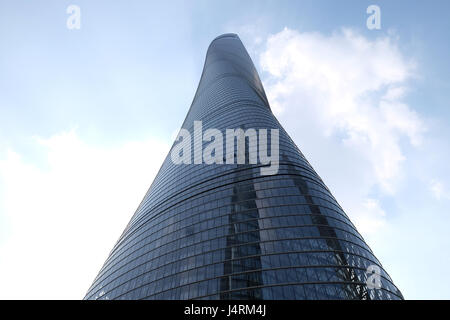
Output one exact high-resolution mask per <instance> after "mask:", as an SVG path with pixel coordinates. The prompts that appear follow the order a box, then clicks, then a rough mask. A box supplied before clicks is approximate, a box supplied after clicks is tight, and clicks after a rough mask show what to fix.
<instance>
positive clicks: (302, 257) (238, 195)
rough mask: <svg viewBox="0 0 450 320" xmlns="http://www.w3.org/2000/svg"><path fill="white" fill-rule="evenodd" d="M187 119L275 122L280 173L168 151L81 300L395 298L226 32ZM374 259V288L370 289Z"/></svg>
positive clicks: (241, 124) (219, 124)
mask: <svg viewBox="0 0 450 320" xmlns="http://www.w3.org/2000/svg"><path fill="white" fill-rule="evenodd" d="M195 120H201V121H202V122H203V129H204V130H206V129H208V128H217V129H220V130H223V131H225V129H226V128H243V129H247V128H255V129H260V128H265V129H270V128H277V129H279V130H280V131H279V132H280V134H279V136H280V137H279V139H280V140H279V145H280V146H279V149H280V166H279V170H278V173H277V174H275V175H270V176H264V175H261V173H260V167H261V165H260V164H249V163H248V162H247V163H245V164H232V165H227V164H214V165H207V164H180V165H176V164H174V163H173V162H172V161H171V157H170V154H169V155H168V156H167V158H166V160H165V161H164V163H163V164H162V167H161V169H160V171H159V172H158V175H157V176H156V178H155V180H154V181H153V183H152V185H151V186H150V188H149V190H148V192H147V194H146V195H145V197H144V199H143V200H142V202H141V204H140V205H139V207H138V209H137V210H136V212H135V214H134V215H133V217H132V218H131V220H130V222H129V224H128V225H127V226H126V228H125V230H124V231H123V233H122V235H121V237H120V238H119V240H118V241H117V243H116V244H115V246H114V247H113V249H112V251H111V253H110V255H109V257H108V259H107V260H106V262H105V264H104V265H103V267H102V268H101V270H100V272H99V274H98V276H97V277H96V278H95V280H94V282H93V283H92V286H91V287H90V288H89V290H88V292H87V294H86V297H85V299H402V295H401V293H400V291H399V290H398V289H397V288H396V286H395V285H394V284H393V282H392V280H391V278H390V277H389V275H388V274H387V273H386V272H385V270H384V269H383V267H382V266H381V264H380V262H379V261H378V260H377V258H376V257H375V256H374V254H373V253H372V251H371V249H370V248H369V247H368V246H367V244H366V243H365V242H364V240H363V238H362V237H361V235H360V234H359V233H358V231H357V230H356V229H355V227H354V225H353V224H352V222H351V221H350V220H349V218H348V217H347V215H346V214H345V213H344V211H343V210H342V208H341V207H340V206H339V204H338V203H337V201H336V200H335V198H334V197H333V195H332V194H331V193H330V191H329V190H328V188H327V187H326V186H325V184H324V182H323V181H322V179H321V178H320V177H319V176H318V175H317V173H316V172H315V171H314V169H313V168H312V167H311V165H310V164H309V163H308V161H307V160H306V159H305V157H304V156H303V154H302V153H301V152H300V150H299V149H298V148H297V146H296V145H295V143H294V142H293V141H292V140H291V138H290V137H289V136H288V134H287V133H286V132H285V131H284V129H283V128H282V126H281V125H280V123H279V122H278V121H277V119H276V118H275V116H274V115H273V114H272V112H271V110H270V106H269V103H268V101H267V98H266V95H265V92H264V89H263V86H262V84H261V82H260V79H259V76H258V74H257V72H256V69H255V68H254V65H253V63H252V61H251V59H250V57H249V55H248V54H247V52H246V50H245V48H244V46H243V44H242V43H241V41H240V39H239V38H238V37H237V36H236V35H234V34H226V35H222V36H220V37H218V38H216V39H215V40H214V41H213V42H212V43H211V45H210V47H209V48H208V52H207V56H206V61H205V66H204V70H203V74H202V77H201V80H200V83H199V86H198V89H197V92H196V94H195V97H194V100H193V102H192V105H191V108H190V110H189V112H188V114H187V116H186V119H185V121H184V123H183V126H182V127H183V128H185V129H187V130H189V131H190V132H193V122H194V121H195ZM193 148H194V146H192V149H193ZM247 158H248V157H247ZM370 265H377V266H379V267H380V268H381V289H368V288H367V285H366V280H367V277H368V275H367V274H366V269H367V267H368V266H370Z"/></svg>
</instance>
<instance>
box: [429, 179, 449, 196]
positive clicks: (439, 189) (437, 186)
mask: <svg viewBox="0 0 450 320" xmlns="http://www.w3.org/2000/svg"><path fill="white" fill-rule="evenodd" d="M430 191H431V194H432V195H433V197H434V198H435V199H437V200H441V199H450V193H449V192H448V191H447V190H446V189H445V187H444V184H443V183H442V181H440V180H438V179H432V180H431V181H430Z"/></svg>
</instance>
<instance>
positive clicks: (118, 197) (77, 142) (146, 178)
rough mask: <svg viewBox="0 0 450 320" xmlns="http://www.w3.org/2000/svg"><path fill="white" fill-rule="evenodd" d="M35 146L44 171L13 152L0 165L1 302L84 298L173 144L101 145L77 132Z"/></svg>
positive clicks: (152, 140) (40, 139) (149, 142)
mask: <svg viewBox="0 0 450 320" xmlns="http://www.w3.org/2000/svg"><path fill="white" fill-rule="evenodd" d="M36 144H37V145H38V146H39V147H40V148H41V150H42V152H43V154H44V155H45V159H46V160H47V161H46V165H45V167H40V166H38V165H36V164H35V163H30V162H29V161H30V159H29V158H26V157H24V156H22V155H21V154H19V153H17V152H16V151H14V150H9V151H8V152H7V155H6V157H5V159H3V160H1V161H0V181H1V182H2V186H3V193H2V196H3V199H1V201H0V203H1V205H2V207H1V210H2V212H1V214H2V216H3V220H4V221H6V223H7V227H8V228H5V229H8V230H9V232H8V234H7V235H6V237H3V239H2V242H1V243H0V257H1V258H0V283H1V286H0V298H3V299H11V298H24V299H28V298H33V299H35V298H43V299H46V298H56V299H65V298H72V299H80V298H82V297H83V295H84V294H85V292H86V291H87V289H88V287H89V285H90V284H91V281H93V280H94V277H95V276H96V274H97V272H98V271H99V269H100V267H101V266H102V264H103V262H104V261H105V259H106V257H107V255H108V253H109V251H110V250H111V248H112V246H113V245H114V243H115V241H116V240H117V239H118V237H119V236H120V234H121V232H122V231H123V228H124V227H125V226H126V224H127V222H128V220H129V219H130V217H131V216H132V214H133V212H134V210H135V209H136V208H137V206H138V204H139V202H140V201H141V199H142V197H143V196H144V194H145V192H146V190H147V188H148V187H149V185H150V183H151V181H152V179H153V177H154V175H155V174H156V173H157V170H158V169H159V167H160V165H161V163H162V161H163V159H164V157H165V155H166V154H167V152H168V150H169V147H170V146H169V145H168V144H167V143H165V142H163V141H158V140H155V139H149V140H147V141H134V142H127V143H124V144H122V145H120V146H114V147H99V146H94V145H90V144H88V143H86V142H84V141H83V140H82V139H80V138H79V137H78V136H77V134H76V133H75V132H74V131H71V132H65V133H61V134H58V135H55V136H52V137H50V138H49V139H42V138H37V139H36ZM25 159H26V160H27V161H26V160H25Z"/></svg>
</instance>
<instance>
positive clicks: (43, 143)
mask: <svg viewBox="0 0 450 320" xmlns="http://www.w3.org/2000/svg"><path fill="white" fill-rule="evenodd" d="M71 4H74V5H78V6H79V7H80V9H81V29H79V30H69V29H68V28H67V27H66V20H67V18H68V17H69V15H68V14H67V13H66V9H67V7H68V6H69V5H71ZM371 4H376V5H379V7H380V8H381V30H368V29H367V27H366V19H367V17H368V15H367V14H366V8H367V7H368V6H369V5H371ZM449 10H450V4H449V3H448V1H433V2H431V3H430V2H425V1H422V2H411V1H381V0H378V1H356V0H355V1H245V2H242V1H227V2H218V1H192V2H182V1H179V2H175V1H167V2H154V1H114V2H112V1H99V0H98V1H83V0H71V1H62V0H55V1H39V2H38V1H33V2H32V1H25V0H16V1H6V0H0V283H2V285H0V297H2V298H74V299H78V298H81V297H82V296H83V295H84V293H85V291H86V290H87V289H88V287H89V285H90V283H91V282H92V280H93V278H94V277H95V275H96V273H97V272H98V270H99V268H100V267H101V265H102V263H103V261H104V259H105V258H106V256H107V255H108V253H109V250H110V249H111V248H112V246H113V244H114V242H115V241H116V240H117V238H118V236H119V235H120V233H121V232H122V230H123V228H124V227H125V225H126V223H127V222H128V220H129V218H130V217H131V215H132V214H133V212H134V210H135V208H136V207H137V205H138V203H139V202H140V200H141V198H142V197H143V195H144V193H145V191H146V189H147V188H148V186H149V185H150V183H151V181H152V179H153V177H154V175H155V173H156V172H157V170H158V169H159V166H160V164H161V163H162V161H163V159H164V157H165V156H166V154H167V152H168V149H169V147H170V144H171V142H172V141H173V138H174V133H175V132H176V131H177V130H178V129H179V127H180V125H181V123H182V121H183V119H184V117H185V115H186V112H187V110H188V108H189V105H190V103H191V101H192V98H193V95H194V93H195V90H196V86H197V84H198V81H199V78H200V74H201V71H202V67H203V62H204V57H205V54H206V49H207V47H208V45H209V43H210V42H211V40H212V39H213V38H215V37H216V36H217V35H220V34H222V33H226V32H234V33H238V34H239V35H240V37H241V39H242V40H243V42H244V44H245V45H246V47H247V50H248V51H249V53H250V55H251V57H252V59H253V61H254V63H255V65H256V67H257V69H258V71H259V72H260V76H261V78H262V81H263V84H264V86H265V89H266V91H267V94H268V97H269V101H270V103H271V105H272V109H273V110H274V112H275V113H276V115H277V117H278V118H279V120H280V121H281V123H282V124H283V126H284V127H285V129H286V130H287V131H288V133H289V134H290V135H291V136H292V137H293V139H294V141H295V142H296V143H297V144H298V146H299V147H300V149H301V150H302V151H303V153H304V154H305V155H306V157H307V158H308V160H309V161H310V162H311V164H312V165H313V167H314V168H315V169H316V171H317V172H318V174H319V175H320V176H321V177H322V178H323V179H324V181H325V182H326V184H327V185H328V186H329V188H330V189H331V191H332V192H333V194H334V195H335V196H336V198H337V200H338V201H339V202H340V203H341V205H342V206H343V208H344V209H345V210H346V212H347V213H348V214H349V215H350V217H351V218H352V220H353V221H354V222H355V224H356V225H357V227H358V228H359V230H360V231H361V233H362V234H363V236H364V237H365V239H366V241H367V242H368V244H369V246H371V248H372V249H373V251H374V253H375V255H376V256H377V257H378V258H379V259H380V261H381V262H382V263H383V266H384V267H385V268H386V270H387V271H388V272H389V273H390V275H391V277H392V278H393V280H394V282H395V283H396V284H397V286H398V287H399V288H400V289H401V290H402V292H403V294H404V296H405V297H406V298H408V299H431V298H446V299H449V298H450V294H449V292H448V288H449V287H450V280H448V279H447V277H446V276H445V270H446V269H445V265H447V264H448V263H450V251H449V250H448V249H447V248H448V247H449V245H450V236H449V233H448V228H449V226H450V224H449V223H450V217H449V211H450V210H449V209H450V189H449V188H450V176H449V173H448V170H447V168H448V165H447V164H448V163H449V160H450V159H449V158H450V155H449V150H448V140H449V138H450V130H449V126H448V124H449V122H448V120H449V116H450V111H449V108H448V107H447V105H448V100H449V92H450V90H449V89H450V80H449V78H448V75H449V71H450V61H449V59H448V52H449V40H448V35H447V30H450V21H449V19H448V11H449Z"/></svg>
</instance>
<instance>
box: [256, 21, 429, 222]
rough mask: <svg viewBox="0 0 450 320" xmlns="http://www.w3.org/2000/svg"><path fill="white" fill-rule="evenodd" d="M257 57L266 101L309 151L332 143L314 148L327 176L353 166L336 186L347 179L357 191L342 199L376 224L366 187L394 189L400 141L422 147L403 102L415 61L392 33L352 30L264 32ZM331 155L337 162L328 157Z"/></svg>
mask: <svg viewBox="0 0 450 320" xmlns="http://www.w3.org/2000/svg"><path fill="white" fill-rule="evenodd" d="M260 64H261V67H262V70H263V72H264V73H263V80H264V85H265V88H266V92H267V95H268V98H269V101H270V104H271V107H272V109H273V111H274V113H275V114H276V115H277V116H278V117H279V118H280V120H281V122H282V123H283V124H284V125H285V127H286V129H287V131H288V132H289V133H290V134H292V136H293V137H294V139H295V140H296V141H300V142H302V144H303V145H300V146H299V147H300V148H301V149H303V151H306V154H308V153H309V152H308V149H307V148H310V150H311V152H312V150H313V149H314V148H315V147H314V146H313V144H320V145H321V146H322V148H329V149H328V150H322V151H317V149H314V151H316V152H318V153H315V154H314V156H315V157H316V158H315V159H317V160H316V161H315V162H316V163H317V164H319V167H320V166H323V168H324V170H326V169H329V171H324V172H326V174H327V175H328V176H330V177H331V176H333V175H339V173H337V172H332V171H331V170H334V171H337V170H339V171H342V170H343V171H346V170H347V169H346V168H345V167H347V168H348V167H350V168H352V169H351V170H347V171H348V173H349V175H348V176H347V177H342V175H341V176H340V177H339V178H340V179H342V178H344V179H346V181H345V182H342V183H341V185H342V184H345V183H349V182H350V181H351V182H352V188H348V190H347V191H349V192H352V191H350V190H354V191H353V194H352V196H353V197H351V196H349V195H343V196H342V198H344V201H345V204H346V206H347V207H348V208H350V210H358V211H361V212H359V213H358V212H353V213H352V212H350V213H351V214H354V215H360V217H363V216H364V219H362V218H361V219H360V220H361V221H363V220H364V221H366V222H365V224H367V223H368V222H369V221H371V222H370V223H372V224H373V225H378V226H380V227H381V226H382V225H383V224H384V222H385V215H384V213H383V214H382V209H381V205H380V204H379V203H378V202H370V201H371V200H369V203H371V205H369V206H368V202H367V201H368V200H367V199H371V198H372V197H371V196H369V195H370V192H371V191H373V190H374V188H376V189H377V190H381V191H382V192H384V193H386V194H394V193H395V192H396V189H397V188H398V184H399V182H400V181H401V178H402V174H403V172H402V164H403V162H404V161H405V158H406V156H405V154H404V152H403V143H404V141H407V142H409V144H410V145H412V146H419V145H420V144H421V142H422V137H423V132H424V130H425V126H424V123H423V121H422V120H421V119H420V117H419V115H418V114H417V113H416V112H415V111H414V110H413V109H412V108H411V107H410V106H409V105H407V104H406V103H405V102H404V101H403V99H404V96H405V94H406V92H407V91H408V89H409V88H408V84H409V83H408V82H409V81H410V80H411V79H412V78H414V76H415V74H414V72H415V64H414V62H413V61H411V60H409V59H407V58H406V57H405V56H404V55H403V54H402V53H401V52H400V50H399V48H398V45H397V39H395V38H394V36H392V35H387V36H384V37H379V38H376V39H373V40H370V39H368V38H366V37H364V36H362V35H361V34H359V33H357V32H355V31H353V30H351V29H342V30H340V31H338V32H335V33H333V34H331V35H329V36H327V35H323V34H321V33H316V32H298V31H295V30H290V29H287V28H285V29H284V30H283V31H281V32H279V33H277V34H275V35H272V36H270V37H269V38H268V40H267V42H266V47H265V50H264V51H263V52H262V53H261V55H260ZM308 140H310V141H308ZM311 140H312V142H311ZM336 144H338V146H336ZM304 147H306V149H305V148H304ZM333 152H334V153H333ZM319 153H321V155H322V156H325V157H326V161H325V160H323V161H321V160H319V156H321V155H320V154H319ZM345 153H346V154H347V155H344V154H345ZM330 157H332V158H333V161H331V162H335V164H336V165H335V166H334V167H330V164H328V163H325V162H330ZM310 160H311V159H310ZM344 161H346V162H345V163H343V162H344ZM349 161H350V164H349ZM313 162H314V161H313ZM352 170H353V171H352ZM355 176H357V177H359V181H358V179H357V178H355ZM331 180H333V179H332V178H331ZM325 181H327V179H325ZM344 189H345V187H344ZM342 194H343V193H341V195H342ZM338 200H339V197H338ZM350 210H349V211H350ZM362 212H366V213H362ZM367 212H372V213H371V214H368V213H367ZM369 217H370V219H369ZM361 223H362V222H361ZM365 229H368V228H365ZM369 229H370V228H369Z"/></svg>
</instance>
